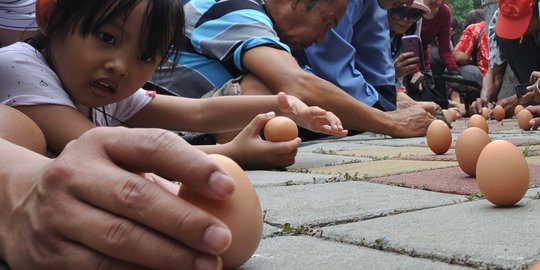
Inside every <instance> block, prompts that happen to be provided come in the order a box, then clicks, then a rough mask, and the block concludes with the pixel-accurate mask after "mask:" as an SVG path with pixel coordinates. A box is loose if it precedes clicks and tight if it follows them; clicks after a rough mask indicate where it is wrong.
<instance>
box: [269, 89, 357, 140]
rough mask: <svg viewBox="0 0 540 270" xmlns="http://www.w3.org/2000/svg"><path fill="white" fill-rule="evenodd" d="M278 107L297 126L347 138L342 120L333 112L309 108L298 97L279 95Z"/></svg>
mask: <svg viewBox="0 0 540 270" xmlns="http://www.w3.org/2000/svg"><path fill="white" fill-rule="evenodd" d="M278 106H279V109H280V110H281V112H282V113H283V115H284V116H287V117H289V118H291V119H292V120H293V121H294V122H295V123H296V124H297V125H299V126H301V127H303V128H306V129H309V130H311V131H314V132H317V133H324V134H328V135H333V136H345V135H347V132H348V131H347V130H346V129H343V125H342V124H341V120H339V118H338V117H337V116H336V115H335V114H333V113H332V112H329V111H326V110H324V109H322V108H319V107H318V106H311V107H308V106H307V105H306V104H305V103H304V102H302V101H301V100H300V99H298V98H297V97H294V96H291V95H286V94H285V93H283V92H280V93H278Z"/></svg>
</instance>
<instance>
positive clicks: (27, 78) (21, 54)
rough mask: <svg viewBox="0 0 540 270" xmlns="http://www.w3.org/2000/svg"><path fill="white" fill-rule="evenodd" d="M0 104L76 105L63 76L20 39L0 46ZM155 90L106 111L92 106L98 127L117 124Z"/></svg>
mask: <svg viewBox="0 0 540 270" xmlns="http://www.w3.org/2000/svg"><path fill="white" fill-rule="evenodd" d="M0 63H1V64H0V82H1V84H0V103H1V104H5V105H8V106H11V107H17V106H28V105H44V104H50V105H62V106H67V107H71V108H75V109H76V107H75V104H73V102H72V101H71V99H70V98H69V96H68V94H67V93H66V92H65V91H64V89H63V88H62V84H61V82H60V79H59V78H58V76H57V75H56V73H54V71H53V70H52V69H51V68H50V67H49V65H48V64H47V62H46V61H45V58H44V57H43V55H41V53H40V52H38V51H37V50H36V49H34V48H33V47H32V46H31V45H29V44H27V43H24V42H17V43H15V44H13V45H10V46H7V47H3V48H0ZM154 95H155V93H154V92H152V91H146V90H143V89H139V90H138V91H137V92H135V93H134V94H133V95H131V96H129V97H128V98H126V99H124V100H122V101H120V102H117V103H113V104H109V105H106V106H104V107H103V108H104V109H105V110H104V112H102V111H100V110H101V108H99V109H98V110H96V109H93V110H92V115H93V119H92V120H93V121H94V124H96V126H118V125H121V124H122V122H125V121H127V120H128V119H129V118H131V117H132V116H133V115H134V114H136V113H137V112H139V111H140V110H141V109H142V108H143V107H144V106H146V105H147V104H148V103H149V102H150V101H151V100H152V98H153V97H154Z"/></svg>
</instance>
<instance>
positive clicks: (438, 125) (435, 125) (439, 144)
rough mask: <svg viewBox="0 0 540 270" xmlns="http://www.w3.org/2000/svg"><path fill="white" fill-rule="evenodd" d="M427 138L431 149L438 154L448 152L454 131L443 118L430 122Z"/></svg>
mask: <svg viewBox="0 0 540 270" xmlns="http://www.w3.org/2000/svg"><path fill="white" fill-rule="evenodd" d="M426 139H427V145H428V146H429V149H431V151H433V153H435V154H437V155H442V154H444V153H446V151H448V149H450V145H452V133H451V132H450V128H448V125H447V124H446V123H445V122H444V121H443V120H435V121H433V122H431V124H429V127H428V129H427V133H426Z"/></svg>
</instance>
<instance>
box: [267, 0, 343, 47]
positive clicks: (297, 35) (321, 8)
mask: <svg viewBox="0 0 540 270" xmlns="http://www.w3.org/2000/svg"><path fill="white" fill-rule="evenodd" d="M347 3H348V0H275V1H267V8H268V10H269V12H270V14H271V15H272V17H273V19H274V22H275V26H274V29H275V30H276V32H277V34H278V36H279V38H280V39H281V41H283V42H284V43H285V44H287V45H289V46H290V47H291V48H292V49H303V48H307V47H309V46H310V45H311V44H313V43H319V42H322V41H323V39H324V37H325V35H326V33H327V32H328V31H330V29H332V28H334V27H335V26H336V25H337V24H338V22H339V20H341V17H343V15H344V14H345V10H346V9H347Z"/></svg>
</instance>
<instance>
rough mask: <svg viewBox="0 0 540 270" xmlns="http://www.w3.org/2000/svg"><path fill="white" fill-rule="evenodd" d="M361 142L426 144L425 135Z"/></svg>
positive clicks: (392, 144) (397, 144)
mask: <svg viewBox="0 0 540 270" xmlns="http://www.w3.org/2000/svg"><path fill="white" fill-rule="evenodd" d="M452 137H454V134H452ZM454 140H455V138H454ZM362 143H364V144H370V145H383V146H427V143H426V138H425V137H415V138H403V139H392V138H386V139H382V140H370V141H365V142H362Z"/></svg>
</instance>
